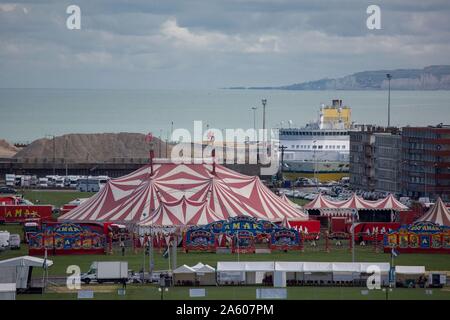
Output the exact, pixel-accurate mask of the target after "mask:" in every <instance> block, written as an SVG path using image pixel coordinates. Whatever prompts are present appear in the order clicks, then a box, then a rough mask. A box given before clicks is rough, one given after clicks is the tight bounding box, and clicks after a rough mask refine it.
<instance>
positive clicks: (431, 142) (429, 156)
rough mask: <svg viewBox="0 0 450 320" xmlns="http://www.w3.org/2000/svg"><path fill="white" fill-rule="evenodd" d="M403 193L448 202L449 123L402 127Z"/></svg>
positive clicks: (449, 164)
mask: <svg viewBox="0 0 450 320" xmlns="http://www.w3.org/2000/svg"><path fill="white" fill-rule="evenodd" d="M402 168H403V172H402V182H401V187H402V192H403V194H405V195H407V196H410V197H414V198H418V197H429V198H432V199H434V198H436V197H437V196H441V197H442V198H443V200H444V201H450V126H449V125H442V124H441V125H438V126H428V127H404V128H403V134H402Z"/></svg>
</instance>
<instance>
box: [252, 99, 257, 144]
mask: <svg viewBox="0 0 450 320" xmlns="http://www.w3.org/2000/svg"><path fill="white" fill-rule="evenodd" d="M257 109H258V108H257V107H252V110H253V130H255V136H254V137H253V139H254V141H256V136H257V135H256V110H257Z"/></svg>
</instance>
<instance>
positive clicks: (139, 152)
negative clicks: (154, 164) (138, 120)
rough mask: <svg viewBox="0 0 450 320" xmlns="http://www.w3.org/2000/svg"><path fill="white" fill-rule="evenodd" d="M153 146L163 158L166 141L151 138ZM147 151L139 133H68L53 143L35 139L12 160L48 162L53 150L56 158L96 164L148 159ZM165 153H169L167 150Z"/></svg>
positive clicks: (51, 140) (158, 155)
mask: <svg viewBox="0 0 450 320" xmlns="http://www.w3.org/2000/svg"><path fill="white" fill-rule="evenodd" d="M153 143H154V150H155V157H157V158H159V157H166V154H165V153H166V144H165V142H163V141H160V140H159V139H158V138H153ZM53 145H54V147H53ZM160 145H161V148H160ZM149 148H150V146H149V143H147V142H146V141H145V135H144V134H141V133H94V134H67V135H63V136H59V137H56V138H55V140H54V141H53V139H52V138H50V139H39V140H35V141H33V142H32V143H31V144H30V145H28V146H27V147H26V148H24V149H23V150H21V151H19V152H18V153H17V154H16V155H15V156H14V158H18V159H38V160H43V159H47V160H48V161H51V160H52V159H53V152H54V151H53V150H55V152H54V153H55V158H56V159H66V161H70V162H87V163H99V162H112V161H113V160H114V159H124V158H125V159H127V158H128V159H129V158H148V154H149ZM160 149H161V154H160V152H159V150H160ZM167 150H168V153H169V154H170V149H169V148H168V149H167Z"/></svg>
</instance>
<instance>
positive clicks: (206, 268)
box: [192, 264, 216, 273]
mask: <svg viewBox="0 0 450 320" xmlns="http://www.w3.org/2000/svg"><path fill="white" fill-rule="evenodd" d="M192 269H194V267H192ZM194 270H195V272H196V273H214V272H216V269H214V268H213V267H211V266H210V265H207V264H205V265H204V266H203V267H201V268H198V269H194Z"/></svg>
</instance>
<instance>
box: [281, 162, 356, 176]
mask: <svg viewBox="0 0 450 320" xmlns="http://www.w3.org/2000/svg"><path fill="white" fill-rule="evenodd" d="M348 174H349V163H348V162H343V161H336V162H316V163H314V162H310V161H284V166H283V176H284V177H285V178H287V179H297V178H300V177H304V178H314V177H315V178H317V179H318V180H319V181H330V180H339V179H341V178H342V177H346V176H348Z"/></svg>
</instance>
